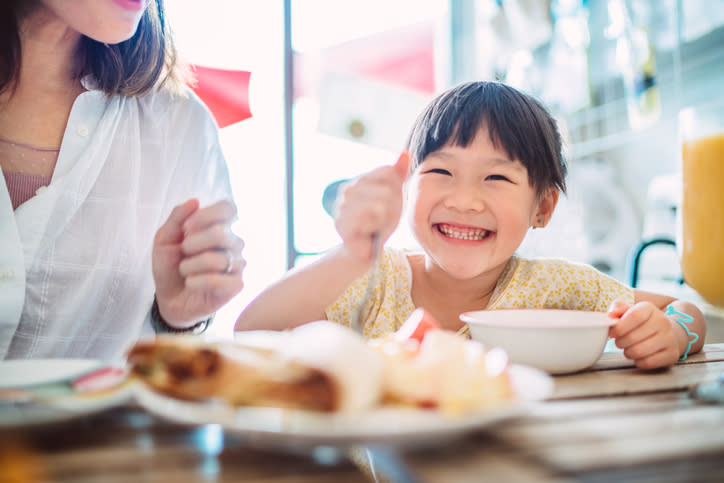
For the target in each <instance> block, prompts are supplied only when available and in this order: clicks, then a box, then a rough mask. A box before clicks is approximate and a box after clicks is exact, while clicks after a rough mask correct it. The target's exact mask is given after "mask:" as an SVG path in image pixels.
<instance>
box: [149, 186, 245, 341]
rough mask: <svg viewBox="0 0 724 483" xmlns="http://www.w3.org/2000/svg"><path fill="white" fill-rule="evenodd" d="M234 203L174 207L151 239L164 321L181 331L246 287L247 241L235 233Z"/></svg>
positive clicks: (160, 306)
mask: <svg viewBox="0 0 724 483" xmlns="http://www.w3.org/2000/svg"><path fill="white" fill-rule="evenodd" d="M235 217H236V210H235V208H234V205H233V204H232V203H231V202H229V201H219V202H217V203H215V204H213V205H211V206H207V207H205V208H199V201H198V200H196V199H191V200H188V201H186V202H185V203H183V204H181V205H178V206H176V207H175V208H174V209H173V211H172V212H171V214H170V215H169V217H168V220H167V221H166V223H164V224H163V225H162V226H161V228H159V230H158V232H156V236H155V238H154V241H153V255H152V258H153V262H152V265H153V278H154V280H155V282H156V300H157V301H158V308H159V311H160V312H161V316H162V317H163V319H164V320H165V321H166V322H167V323H169V325H172V326H174V327H178V328H183V327H187V326H190V325H193V324H194V323H196V322H198V321H199V320H203V319H204V318H206V317H208V316H209V315H210V314H212V313H214V312H216V311H217V310H218V309H219V308H221V307H222V306H223V305H224V304H226V303H227V302H228V301H229V300H231V299H232V297H234V296H235V295H236V294H237V293H239V292H240V291H241V289H242V287H243V286H244V282H243V281H242V272H243V270H244V267H245V266H246V261H245V260H244V258H243V257H242V254H241V252H242V249H243V248H244V242H243V240H242V239H241V238H239V237H237V236H236V235H234V233H232V231H231V223H232V222H233V221H234V219H235Z"/></svg>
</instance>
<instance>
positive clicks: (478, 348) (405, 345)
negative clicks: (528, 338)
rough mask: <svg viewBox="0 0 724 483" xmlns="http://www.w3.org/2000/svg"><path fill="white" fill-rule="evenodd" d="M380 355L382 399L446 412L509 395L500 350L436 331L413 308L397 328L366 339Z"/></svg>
mask: <svg viewBox="0 0 724 483" xmlns="http://www.w3.org/2000/svg"><path fill="white" fill-rule="evenodd" d="M370 344H371V345H372V346H373V347H375V348H376V349H377V350H378V351H380V353H381V354H382V355H383V357H384V360H385V371H384V378H383V383H382V392H383V398H384V401H385V402H386V403H388V404H403V405H410V406H416V407H435V408H439V409H440V410H441V411H443V412H445V413H448V414H457V413H461V412H467V411H471V410H477V409H483V408H486V407H491V406H496V405H499V404H503V403H505V402H507V401H509V400H511V399H512V398H513V390H512V387H511V382H510V374H509V370H508V369H509V365H510V364H509V361H508V357H507V355H506V353H505V352H504V351H503V350H502V349H491V350H487V349H486V348H485V347H484V346H483V345H482V344H481V343H479V342H477V341H473V340H469V339H467V338H466V337H465V336H463V335H460V334H456V333H454V332H451V331H447V330H440V329H439V325H438V324H437V323H436V322H435V320H434V318H432V316H431V315H430V314H429V313H427V312H425V311H424V310H422V309H418V310H416V311H415V312H414V313H413V314H412V315H411V316H410V318H409V319H408V320H407V321H406V322H405V324H403V326H402V327H401V328H400V330H399V331H398V332H396V333H395V334H393V335H392V336H390V337H385V338H381V339H378V340H374V341H371V342H370Z"/></svg>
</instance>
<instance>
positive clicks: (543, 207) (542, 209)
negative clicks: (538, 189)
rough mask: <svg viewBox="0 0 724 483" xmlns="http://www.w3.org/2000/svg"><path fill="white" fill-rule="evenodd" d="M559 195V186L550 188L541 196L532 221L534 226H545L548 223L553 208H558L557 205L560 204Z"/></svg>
mask: <svg viewBox="0 0 724 483" xmlns="http://www.w3.org/2000/svg"><path fill="white" fill-rule="evenodd" d="M558 195H559V192H558V189H557V188H549V189H547V190H546V192H545V193H543V195H542V196H541V197H540V199H539V200H538V206H537V208H536V211H535V215H534V216H533V220H532V222H531V225H532V226H533V227H534V228H543V227H544V226H546V225H547V224H548V222H549V221H550V219H551V216H553V210H555V209H556V205H557V204H558Z"/></svg>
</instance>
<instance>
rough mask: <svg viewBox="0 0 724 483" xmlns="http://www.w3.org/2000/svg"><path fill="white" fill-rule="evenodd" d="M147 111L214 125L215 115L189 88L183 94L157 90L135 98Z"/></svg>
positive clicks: (161, 89)
mask: <svg viewBox="0 0 724 483" xmlns="http://www.w3.org/2000/svg"><path fill="white" fill-rule="evenodd" d="M133 99H134V100H135V102H137V103H138V104H139V106H141V107H142V108H143V109H144V110H145V111H147V112H149V113H155V114H167V115H172V116H174V117H175V118H177V119H178V117H177V116H180V119H186V118H188V117H193V118H196V119H198V120H200V121H204V122H210V123H214V120H213V115H212V114H211V111H210V110H209V108H208V107H207V106H206V104H204V102H203V101H202V100H201V99H200V98H199V97H198V96H197V95H196V94H195V93H194V92H193V91H192V90H191V89H190V88H188V87H185V88H184V89H183V90H182V91H181V92H174V91H171V90H169V89H164V88H155V89H153V90H151V91H149V92H147V93H145V94H141V95H139V96H136V97H134V98H133Z"/></svg>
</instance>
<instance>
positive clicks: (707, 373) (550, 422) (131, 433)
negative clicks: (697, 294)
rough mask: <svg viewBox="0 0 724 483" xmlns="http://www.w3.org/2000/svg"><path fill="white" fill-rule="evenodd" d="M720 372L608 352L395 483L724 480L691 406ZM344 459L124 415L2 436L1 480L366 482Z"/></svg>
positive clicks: (408, 457) (706, 419) (707, 414)
mask: <svg viewBox="0 0 724 483" xmlns="http://www.w3.org/2000/svg"><path fill="white" fill-rule="evenodd" d="M722 373H724V344H709V345H707V346H705V348H704V350H703V351H702V352H700V353H699V354H696V355H694V356H692V357H690V358H689V360H687V361H686V362H684V363H680V364H678V365H676V366H675V367H674V368H672V369H671V370H668V371H661V372H653V373H651V372H643V371H639V370H637V369H635V368H633V367H632V366H631V364H630V362H629V361H626V360H625V359H623V358H622V356H621V355H620V354H615V353H612V354H608V353H607V354H604V356H603V357H602V358H601V360H600V361H599V362H598V363H597V364H596V365H595V366H594V367H593V368H592V369H591V370H589V371H586V372H583V373H580V374H574V375H567V376H558V377H556V378H555V383H556V389H555V393H554V395H553V396H552V397H551V398H550V399H549V400H547V401H543V402H540V403H536V404H535V405H534V406H533V407H532V408H531V411H530V412H528V413H526V415H525V416H522V417H519V418H516V419H513V420H509V421H505V422H502V423H500V424H498V425H496V426H494V427H488V428H485V429H484V430H481V431H479V432H477V433H474V434H471V435H469V436H466V437H464V438H461V439H460V440H457V441H455V442H453V443H451V444H446V445H445V446H444V447H443V448H436V449H429V450H424V451H415V452H408V453H404V454H402V455H400V456H399V458H397V460H396V461H393V463H400V464H401V466H397V467H392V469H394V470H398V472H397V473H395V476H396V478H395V479H396V480H397V481H405V482H407V481H410V482H411V481H423V482H428V481H429V482H467V481H470V482H478V481H516V482H517V481H536V482H538V481H632V480H635V481H652V482H653V481H655V482H666V481H676V482H678V481H724V405H716V404H705V403H701V402H697V401H695V400H693V399H692V398H691V397H690V396H689V390H690V389H691V388H693V387H694V386H695V385H697V384H699V383H702V382H709V381H714V380H716V379H717V378H718V377H719V375H720V374H722ZM340 454H341V453H335V452H334V451H331V452H330V451H328V449H320V450H316V451H315V450H313V449H311V448H309V449H308V450H305V451H300V452H299V453H295V454H292V453H289V452H284V453H282V452H274V451H270V450H267V451H265V450H262V449H258V448H257V449H255V448H253V447H252V446H250V445H249V443H248V442H247V441H244V440H243V438H241V437H239V436H236V435H232V434H224V432H223V431H222V430H221V429H220V428H219V427H218V426H215V425H206V426H201V427H187V426H180V425H174V424H170V423H167V422H164V421H162V420H159V419H157V418H155V417H153V416H151V415H149V414H148V413H145V412H144V411H143V410H142V409H140V408H138V407H135V406H128V407H121V408H116V409H113V410H109V411H106V412H103V413H100V414H96V415H93V416H88V417H84V418H81V419H76V420H73V421H69V422H65V423H54V424H49V425H38V426H30V427H22V428H16V429H5V430H0V482H3V483H4V482H16V481H17V482H21V481H22V482H36V481H38V482H40V481H53V482H74V483H75V482H81V483H83V482H106V481H107V482H141V481H143V482H146V481H149V482H154V481H168V482H192V481H204V482H225V481H259V482H270V483H271V482H292V481H295V482H296V481H300V482H323V483H324V482H338V481H343V482H345V483H353V482H356V481H369V477H368V476H366V475H365V474H364V473H363V472H362V471H360V470H359V469H358V468H357V467H356V466H354V465H353V464H351V463H350V462H349V461H348V460H346V459H345V458H340ZM383 456H384V454H383ZM387 456H390V454H389V453H388V454H387ZM393 456H394V455H393ZM380 463H383V462H382V461H381V462H380ZM382 466H383V467H384V465H382ZM387 468H391V467H390V466H387Z"/></svg>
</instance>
